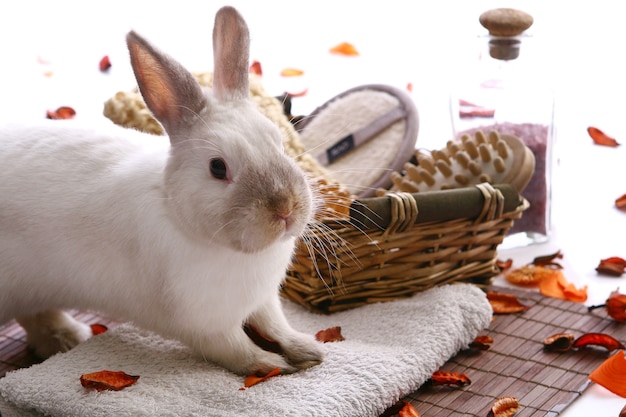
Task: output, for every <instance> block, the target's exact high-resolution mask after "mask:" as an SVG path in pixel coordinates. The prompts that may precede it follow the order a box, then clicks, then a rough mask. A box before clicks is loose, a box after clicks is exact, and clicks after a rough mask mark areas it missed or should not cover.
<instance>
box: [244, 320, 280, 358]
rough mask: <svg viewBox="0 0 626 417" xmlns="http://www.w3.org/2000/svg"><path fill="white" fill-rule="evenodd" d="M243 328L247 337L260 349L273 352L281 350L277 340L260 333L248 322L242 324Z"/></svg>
mask: <svg viewBox="0 0 626 417" xmlns="http://www.w3.org/2000/svg"><path fill="white" fill-rule="evenodd" d="M243 330H244V332H246V334H247V335H248V337H249V338H250V339H251V340H252V341H253V342H254V343H255V344H256V345H257V346H258V347H260V348H261V349H263V350H267V351H268V352H274V353H282V352H283V349H282V348H281V347H280V344H279V343H278V342H277V341H275V340H272V339H270V338H268V337H267V336H265V335H263V334H261V332H259V331H258V330H257V328H256V327H254V326H253V325H251V324H250V323H246V324H245V325H244V326H243Z"/></svg>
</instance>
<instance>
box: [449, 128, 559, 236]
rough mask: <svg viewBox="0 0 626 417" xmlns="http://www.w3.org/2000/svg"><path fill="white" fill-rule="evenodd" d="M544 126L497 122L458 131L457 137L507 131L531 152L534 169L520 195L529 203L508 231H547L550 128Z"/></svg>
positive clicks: (513, 232)
mask: <svg viewBox="0 0 626 417" xmlns="http://www.w3.org/2000/svg"><path fill="white" fill-rule="evenodd" d="M548 129H549V128H548V126H546V125H541V124H535V123H508V122H506V123H497V124H494V125H490V126H481V127H479V128H476V129H468V130H466V131H463V132H460V133H459V134H458V137H459V138H460V137H461V136H462V135H464V134H469V135H473V134H474V132H476V131H477V130H482V131H483V132H485V133H488V132H490V131H492V130H495V131H497V132H498V133H500V134H509V135H513V136H516V137H518V138H519V139H521V140H522V141H523V142H524V143H525V144H526V146H528V148H529V149H530V150H531V151H532V152H533V154H534V155H535V172H534V173H533V175H532V177H531V178H530V181H529V183H528V185H527V186H526V188H525V189H524V190H523V191H522V193H521V194H522V196H524V198H525V199H526V200H528V202H529V203H530V207H529V208H528V209H527V210H525V211H524V213H523V214H522V217H521V218H520V219H518V220H516V221H515V223H514V224H513V227H511V229H510V230H509V232H508V234H509V235H512V234H515V233H519V232H530V233H538V234H540V235H544V236H547V235H548V228H549V227H548V223H549V218H548V216H549V198H550V197H549V183H548V181H549V178H548V170H549V164H548V158H549V156H548V141H549V135H550V133H551V132H550V131H549V130H548Z"/></svg>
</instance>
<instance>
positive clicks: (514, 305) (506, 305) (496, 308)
mask: <svg viewBox="0 0 626 417" xmlns="http://www.w3.org/2000/svg"><path fill="white" fill-rule="evenodd" d="M487 299H488V300H489V304H491V308H492V309H493V312H494V314H512V313H521V312H523V311H526V310H528V309H529V308H530V307H529V306H525V305H524V304H522V303H520V302H519V300H518V299H517V297H515V296H514V295H512V294H504V293H501V292H496V291H487Z"/></svg>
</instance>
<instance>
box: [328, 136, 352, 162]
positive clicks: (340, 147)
mask: <svg viewBox="0 0 626 417" xmlns="http://www.w3.org/2000/svg"><path fill="white" fill-rule="evenodd" d="M352 149H354V137H353V136H352V134H350V135H348V136H346V137H345V138H343V139H341V140H340V141H339V142H337V143H335V144H334V145H333V146H331V147H330V148H328V149H326V156H327V157H328V163H329V164H330V163H332V162H333V161H335V160H336V159H337V158H339V157H341V156H343V155H345V154H346V153H348V152H350V151H351V150H352Z"/></svg>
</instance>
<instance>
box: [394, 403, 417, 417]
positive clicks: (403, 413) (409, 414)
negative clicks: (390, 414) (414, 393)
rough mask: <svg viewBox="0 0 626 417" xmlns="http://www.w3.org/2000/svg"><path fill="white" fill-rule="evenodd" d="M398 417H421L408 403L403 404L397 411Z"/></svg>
mask: <svg viewBox="0 0 626 417" xmlns="http://www.w3.org/2000/svg"><path fill="white" fill-rule="evenodd" d="M398 417H421V416H420V413H418V412H417V409H416V408H415V407H414V406H413V404H411V403H409V402H406V401H405V402H404V406H403V407H402V408H401V409H400V411H398Z"/></svg>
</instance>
